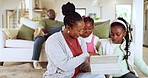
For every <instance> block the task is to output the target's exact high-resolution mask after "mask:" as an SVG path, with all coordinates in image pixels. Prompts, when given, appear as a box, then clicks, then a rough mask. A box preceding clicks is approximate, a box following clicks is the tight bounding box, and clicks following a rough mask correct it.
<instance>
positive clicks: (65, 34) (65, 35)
mask: <svg viewBox="0 0 148 78" xmlns="http://www.w3.org/2000/svg"><path fill="white" fill-rule="evenodd" d="M62 34H63V36H64V38H66V39H68V40H72V39H73V38H71V37H70V36H69V34H68V31H67V30H66V29H64V30H63V31H62Z"/></svg>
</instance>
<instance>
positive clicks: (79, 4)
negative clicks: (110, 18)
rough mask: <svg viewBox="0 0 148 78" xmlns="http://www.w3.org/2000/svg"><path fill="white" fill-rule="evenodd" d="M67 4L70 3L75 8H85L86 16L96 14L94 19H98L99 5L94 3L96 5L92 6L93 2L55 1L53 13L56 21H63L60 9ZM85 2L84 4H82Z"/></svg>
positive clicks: (88, 0)
mask: <svg viewBox="0 0 148 78" xmlns="http://www.w3.org/2000/svg"><path fill="white" fill-rule="evenodd" d="M67 2H72V3H74V5H75V6H76V8H86V16H88V15H89V13H96V17H100V12H99V5H98V4H97V3H96V5H92V3H93V0H87V1H86V0H55V5H54V6H55V11H56V12H57V19H58V20H61V21H62V20H63V15H62V13H61V7H62V5H63V4H66V3H67ZM84 2H85V3H84Z"/></svg>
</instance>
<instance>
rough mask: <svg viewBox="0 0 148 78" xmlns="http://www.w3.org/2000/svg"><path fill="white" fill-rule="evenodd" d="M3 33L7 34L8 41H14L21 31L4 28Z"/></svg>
mask: <svg viewBox="0 0 148 78" xmlns="http://www.w3.org/2000/svg"><path fill="white" fill-rule="evenodd" d="M2 31H3V32H4V33H5V34H6V39H14V38H16V36H17V34H18V31H19V30H18V29H14V28H10V29H7V28H3V29H2Z"/></svg>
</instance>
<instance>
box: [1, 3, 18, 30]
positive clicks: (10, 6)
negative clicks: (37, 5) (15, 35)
mask: <svg viewBox="0 0 148 78" xmlns="http://www.w3.org/2000/svg"><path fill="white" fill-rule="evenodd" d="M19 2H20V0H0V4H1V7H0V14H1V16H0V18H2V16H3V19H4V21H3V25H4V26H0V27H6V10H13V9H15V8H16V7H17V5H18V4H19ZM0 21H2V20H0ZM0 25H2V22H0Z"/></svg>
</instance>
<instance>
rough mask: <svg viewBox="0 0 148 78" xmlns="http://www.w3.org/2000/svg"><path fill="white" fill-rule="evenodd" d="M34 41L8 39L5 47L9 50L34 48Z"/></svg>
mask: <svg viewBox="0 0 148 78" xmlns="http://www.w3.org/2000/svg"><path fill="white" fill-rule="evenodd" d="M33 45H34V41H29V40H21V39H8V40H6V44H5V47H9V48H33Z"/></svg>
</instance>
